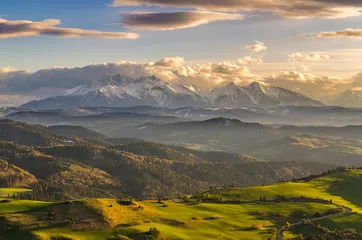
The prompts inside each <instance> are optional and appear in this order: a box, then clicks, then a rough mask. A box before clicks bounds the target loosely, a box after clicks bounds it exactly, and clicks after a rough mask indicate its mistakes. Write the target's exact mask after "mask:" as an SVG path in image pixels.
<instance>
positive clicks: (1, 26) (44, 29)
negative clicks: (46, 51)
mask: <svg viewBox="0 0 362 240" xmlns="http://www.w3.org/2000/svg"><path fill="white" fill-rule="evenodd" d="M60 24H61V21H60V20H59V19H46V20H44V21H41V22H33V21H27V20H16V21H10V20H6V19H3V18H0V38H16V37H30V36H38V35H49V36H57V37H67V38H75V37H98V38H106V39H136V38H138V37H139V35H138V34H136V33H128V32H102V31H96V30H84V29H79V28H60V27H56V26H58V25H60Z"/></svg>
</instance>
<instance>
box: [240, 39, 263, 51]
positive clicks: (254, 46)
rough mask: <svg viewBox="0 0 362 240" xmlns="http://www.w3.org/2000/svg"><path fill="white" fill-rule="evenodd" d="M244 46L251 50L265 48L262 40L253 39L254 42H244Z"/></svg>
mask: <svg viewBox="0 0 362 240" xmlns="http://www.w3.org/2000/svg"><path fill="white" fill-rule="evenodd" d="M245 48H246V49H248V50H249V51H253V52H262V51H265V50H266V49H267V47H266V46H265V44H264V43H263V42H259V41H255V44H246V45H245Z"/></svg>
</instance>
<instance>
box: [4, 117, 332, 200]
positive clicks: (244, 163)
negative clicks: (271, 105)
mask: <svg viewBox="0 0 362 240" xmlns="http://www.w3.org/2000/svg"><path fill="white" fill-rule="evenodd" d="M211 124H212V125H214V124H217V125H220V124H219V122H211ZM242 125H243V124H242ZM0 127H1V128H2V129H4V131H5V130H6V131H8V132H9V131H10V130H11V138H8V137H6V136H5V137H4V140H7V141H13V142H4V141H0V157H1V158H3V159H4V161H5V162H6V164H8V165H10V166H12V165H14V167H17V168H18V169H19V172H17V173H16V178H18V179H23V178H24V177H23V175H22V173H25V172H27V173H29V174H30V175H25V176H26V177H25V178H26V180H22V181H23V182H24V183H26V184H25V185H28V186H30V187H31V188H32V189H33V190H34V191H33V192H32V193H30V194H28V195H29V196H28V197H30V198H33V199H48V200H56V199H59V200H61V199H74V198H79V197H112V196H113V197H118V196H122V195H130V196H133V197H136V198H140V199H145V198H147V199H150V198H152V199H154V198H158V197H175V196H179V195H180V194H185V193H186V194H190V193H194V192H197V191H204V190H207V189H209V188H210V187H212V186H250V185H255V184H270V183H273V182H278V181H280V180H291V179H293V178H298V177H304V176H308V175H310V174H317V173H320V172H323V171H326V170H328V169H331V168H334V166H333V165H330V164H319V163H316V164H313V163H308V162H304V161H295V162H290V161H280V162H265V161H264V160H260V159H256V158H253V157H250V156H247V155H243V154H232V153H227V152H200V151H196V150H189V149H186V148H180V147H174V146H168V145H163V144H156V143H150V142H146V141H139V140H132V139H125V140H121V139H109V138H106V137H104V136H102V135H100V134H97V133H96V132H93V131H89V130H87V129H84V128H81V127H68V126H57V127H48V128H47V127H41V126H32V125H27V124H22V123H17V122H12V121H3V122H2V125H1V126H0ZM221 127H224V126H221ZM235 127H237V128H239V126H238V125H236V126H235ZM1 128H0V129H1ZM242 128H243V127H242ZM9 129H10V130H9ZM14 129H15V130H16V131H15V130H14ZM54 129H56V130H55V131H57V133H58V134H61V136H60V135H57V134H55V133H53V132H50V130H54ZM68 135H71V136H72V137H69V136H68ZM80 137H89V138H85V139H83V138H80ZM33 139H35V140H36V141H32V140H33ZM0 140H1V138H0ZM36 143H42V144H37V147H34V145H36ZM120 143H122V144H120ZM20 144H23V145H20ZM31 176H33V177H34V178H35V179H36V181H34V179H33V177H31ZM6 179H7V183H6V185H5V186H6V187H12V185H13V183H12V182H13V180H11V179H12V177H11V176H6ZM20 182H21V181H18V182H17V183H19V184H20ZM10 183H11V184H10Z"/></svg>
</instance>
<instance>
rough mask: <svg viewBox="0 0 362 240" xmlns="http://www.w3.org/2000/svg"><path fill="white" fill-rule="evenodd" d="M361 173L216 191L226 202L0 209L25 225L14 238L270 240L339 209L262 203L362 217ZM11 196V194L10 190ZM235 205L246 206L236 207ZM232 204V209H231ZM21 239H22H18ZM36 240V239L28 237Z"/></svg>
mask: <svg viewBox="0 0 362 240" xmlns="http://www.w3.org/2000/svg"><path fill="white" fill-rule="evenodd" d="M361 176H362V171H349V172H336V173H333V174H330V175H327V176H324V177H321V178H318V179H314V180H312V181H309V182H295V183H292V182H290V183H283V184H276V185H270V186H263V187H248V188H243V189H231V190H227V189H223V190H216V193H214V195H219V196H221V197H222V200H223V201H224V202H221V203H181V202H173V201H165V202H163V203H157V202H155V201H141V202H135V201H132V202H127V201H126V202H124V201H119V200H115V199H86V200H79V201H71V202H58V203H47V202H37V201H23V200H11V201H10V202H2V203H0V218H3V219H5V220H6V221H7V222H9V223H10V224H15V225H17V226H21V228H20V229H21V230H22V231H21V232H19V231H18V232H16V234H18V235H16V234H15V235H14V233H11V234H12V235H11V236H12V239H14V240H17V239H27V238H25V237H24V236H35V235H36V236H38V237H40V239H42V240H51V239H53V238H61V237H63V238H69V239H73V240H88V239H90V240H92V239H94V240H96V239H97V240H98V239H99V240H102V239H105V240H106V239H111V238H112V237H113V238H114V239H117V238H115V237H116V236H118V237H119V236H121V235H126V236H129V237H131V238H134V237H136V236H137V237H139V236H144V234H145V233H146V232H147V231H148V230H149V229H150V228H157V229H158V230H160V232H161V233H162V236H163V238H161V239H175V240H176V239H185V240H193V239H195V240H196V239H227V240H234V239H235V240H236V239H244V240H257V239H266V238H268V237H271V235H272V233H273V231H275V229H276V228H277V227H278V226H281V225H282V224H284V223H285V222H286V221H289V222H291V223H293V222H299V221H301V219H308V218H312V215H314V214H315V213H316V212H318V213H320V214H323V213H326V212H327V211H328V210H331V209H334V208H336V206H335V205H333V204H323V203H311V202H275V201H269V202H268V201H265V202H263V201H257V200H259V198H260V197H264V196H265V197H266V200H272V199H275V198H276V197H277V196H280V195H284V196H285V197H300V196H301V195H303V196H306V197H308V198H319V199H326V200H328V201H329V200H330V199H332V201H333V203H335V204H340V205H343V206H346V207H350V208H352V209H353V212H358V213H361V212H362V192H361V191H357V190H356V189H359V188H358V186H360V184H361V183H362V178H361ZM5 191H6V190H5ZM228 200H244V201H245V202H241V203H230V202H231V201H228ZM225 201H228V202H225ZM317 223H319V224H321V225H323V226H325V227H328V228H329V229H344V228H355V229H356V230H359V231H362V216H361V215H359V214H354V213H349V214H348V213H345V214H343V215H340V216H338V217H334V218H331V219H323V220H320V221H318V222H317ZM315 231H316V230H315V229H313V228H312V227H308V226H307V227H305V226H304V227H294V228H292V229H291V231H290V232H287V233H286V234H287V236H296V235H298V234H299V233H302V234H303V235H304V236H307V235H310V234H313V233H315ZM14 236H18V237H16V238H15V237H14ZM0 239H1V238H0ZM29 239H31V238H29ZM137 239H138V238H137ZM139 239H146V238H139Z"/></svg>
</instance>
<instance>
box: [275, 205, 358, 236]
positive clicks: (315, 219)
mask: <svg viewBox="0 0 362 240" xmlns="http://www.w3.org/2000/svg"><path fill="white" fill-rule="evenodd" d="M343 208H344V209H345V210H346V211H345V212H343V213H336V214H331V215H326V216H323V217H319V218H312V219H306V220H309V221H311V222H314V221H318V220H322V219H326V218H333V217H337V216H339V215H341V214H346V213H350V212H352V209H350V208H347V207H343ZM302 224H303V221H300V222H297V223H293V224H290V227H295V226H298V225H302ZM277 240H283V228H279V229H278V231H277Z"/></svg>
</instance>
